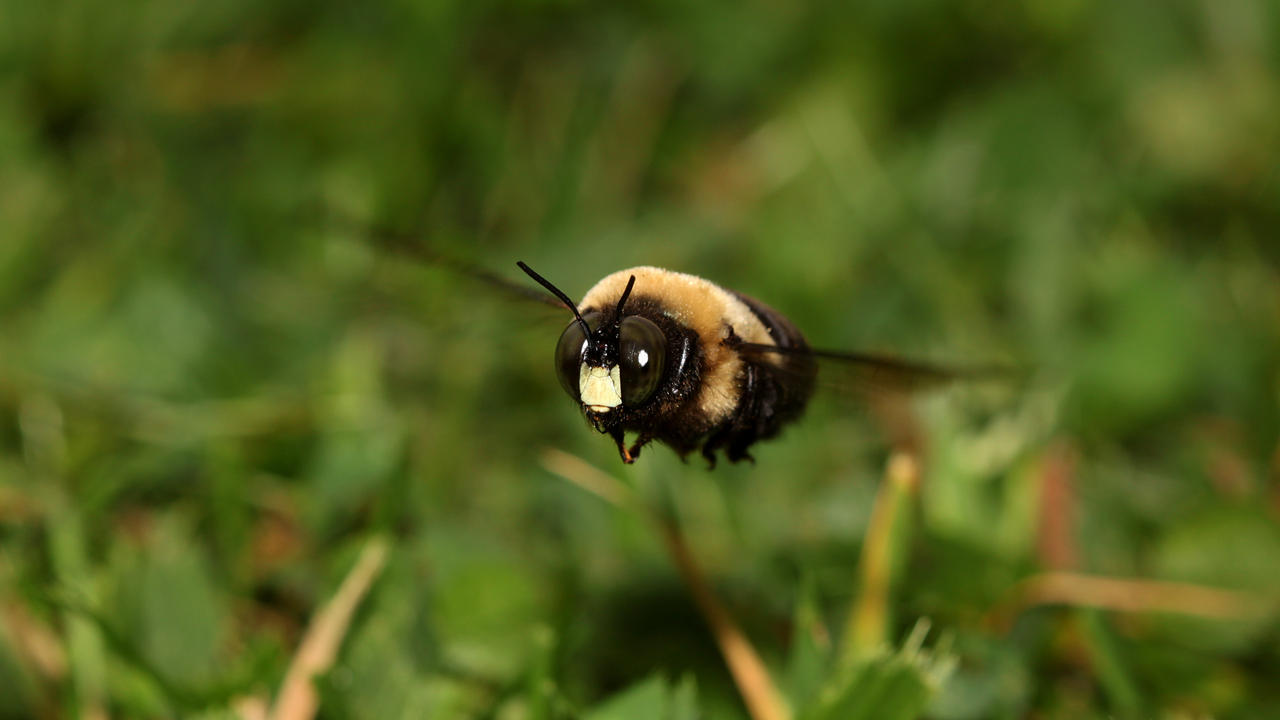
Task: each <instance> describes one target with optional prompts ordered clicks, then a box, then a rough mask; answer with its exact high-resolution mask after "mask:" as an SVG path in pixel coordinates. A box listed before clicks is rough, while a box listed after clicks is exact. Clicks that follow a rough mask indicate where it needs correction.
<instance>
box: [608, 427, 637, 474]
mask: <svg viewBox="0 0 1280 720" xmlns="http://www.w3.org/2000/svg"><path fill="white" fill-rule="evenodd" d="M609 437H611V438H613V441H614V442H615V443H617V444H618V457H620V458H622V462H624V463H626V464H628V465H630V464H631V463H633V462H635V461H636V455H638V454H639V452H640V451H639V449H637V450H636V453H635V454H634V455H633V454H632V453H631V452H628V451H627V438H626V436H624V435H623V433H622V427H621V426H620V425H615V426H614V427H612V428H610V429H609Z"/></svg>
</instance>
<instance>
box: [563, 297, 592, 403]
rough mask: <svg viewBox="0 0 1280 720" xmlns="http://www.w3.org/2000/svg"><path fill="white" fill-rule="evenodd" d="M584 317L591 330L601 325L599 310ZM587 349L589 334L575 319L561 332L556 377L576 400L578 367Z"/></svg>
mask: <svg viewBox="0 0 1280 720" xmlns="http://www.w3.org/2000/svg"><path fill="white" fill-rule="evenodd" d="M582 319H583V320H585V321H586V323H587V327H588V328H589V329H591V330H595V329H596V328H597V327H599V325H600V313H598V312H593V313H587V314H586V315H584V316H583V318H582ZM586 351H587V335H586V333H584V332H583V331H582V325H581V324H579V323H578V321H577V320H574V321H573V322H571V323H569V327H567V328H565V329H564V332H563V333H560V342H558V343H556V377H558V378H560V386H561V387H563V388H564V391H565V392H567V393H569V397H571V398H573V399H574V400H577V399H578V368H579V367H580V366H581V365H582V355H583V353H585V352H586Z"/></svg>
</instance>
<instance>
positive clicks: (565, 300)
mask: <svg viewBox="0 0 1280 720" xmlns="http://www.w3.org/2000/svg"><path fill="white" fill-rule="evenodd" d="M516 265H518V266H519V267H520V269H521V270H523V271H524V273H525V274H526V275H528V276H529V277H531V278H533V279H534V280H535V281H537V283H538V284H539V285H541V286H542V287H544V288H546V289H547V290H549V291H550V292H551V294H552V295H555V296H556V297H557V298H559V299H560V302H562V303H564V305H565V307H567V308H569V311H570V312H572V313H573V316H574V317H575V318H577V320H578V324H579V325H581V326H582V332H584V333H586V335H587V336H588V337H589V336H590V335H591V328H589V327H587V321H586V320H583V319H582V315H580V314H579V313H578V306H577V305H574V304H573V301H572V300H570V299H569V296H568V295H565V294H564V291H562V290H561V289H560V288H558V287H556V286H555V285H552V284H551V281H550V280H547V279H546V278H544V277H542V276H541V275H539V274H538V273H536V272H534V271H533V268H531V267H529V266H528V265H525V264H524V261H522V260H517V261H516ZM631 280H632V282H634V281H635V278H634V277H633V278H632V279H631ZM630 291H631V286H630V285H628V286H627V292H630ZM624 299H625V295H624Z"/></svg>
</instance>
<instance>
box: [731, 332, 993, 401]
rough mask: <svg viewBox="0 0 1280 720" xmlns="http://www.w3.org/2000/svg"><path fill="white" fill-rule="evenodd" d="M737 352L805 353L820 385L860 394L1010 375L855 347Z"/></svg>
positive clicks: (741, 348)
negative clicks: (814, 365)
mask: <svg viewBox="0 0 1280 720" xmlns="http://www.w3.org/2000/svg"><path fill="white" fill-rule="evenodd" d="M738 352H740V353H741V354H742V355H744V356H747V357H755V358H758V359H761V360H763V359H765V358H767V357H769V356H771V355H772V356H776V355H807V356H809V357H812V358H814V359H815V360H817V361H819V373H818V377H819V382H820V383H821V384H822V385H826V386H832V387H835V388H836V389H838V390H842V391H852V392H854V393H856V394H861V395H884V394H906V393H913V392H919V391H923V390H931V389H936V388H939V387H941V386H943V385H947V384H950V383H953V382H957V381H970V380H987V379H994V378H1001V377H1008V376H1009V375H1010V371H1009V370H1008V369H1005V368H995V367H974V368H961V367H950V366H946V365H938V364H934V363H927V362H920V361H916V360H906V359H903V358H899V357H894V356H892V355H884V354H879V353H867V352H856V351H855V352H845V351H838V350H817V349H814V348H797V347H779V346H777V345H764V344H760V343H740V344H739V345H738ZM769 366H771V368H770V369H771V371H773V372H780V373H786V372H790V371H788V370H787V369H786V368H777V367H776V366H773V365H772V363H769ZM774 368H776V369H774Z"/></svg>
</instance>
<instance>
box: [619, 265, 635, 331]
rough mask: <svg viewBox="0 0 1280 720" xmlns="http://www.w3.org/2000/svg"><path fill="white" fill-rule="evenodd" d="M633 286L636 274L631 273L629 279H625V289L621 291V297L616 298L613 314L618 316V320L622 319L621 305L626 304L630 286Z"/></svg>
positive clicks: (629, 295) (629, 294)
mask: <svg viewBox="0 0 1280 720" xmlns="http://www.w3.org/2000/svg"><path fill="white" fill-rule="evenodd" d="M635 286H636V276H635V275H632V276H631V279H630V280H628V281H627V289H626V290H623V291H622V297H621V298H619V299H618V309H617V310H616V311H615V314H616V315H617V316H618V319H619V320H621V319H622V306H623V305H626V304H627V298H629V297H631V288H633V287H635Z"/></svg>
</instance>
